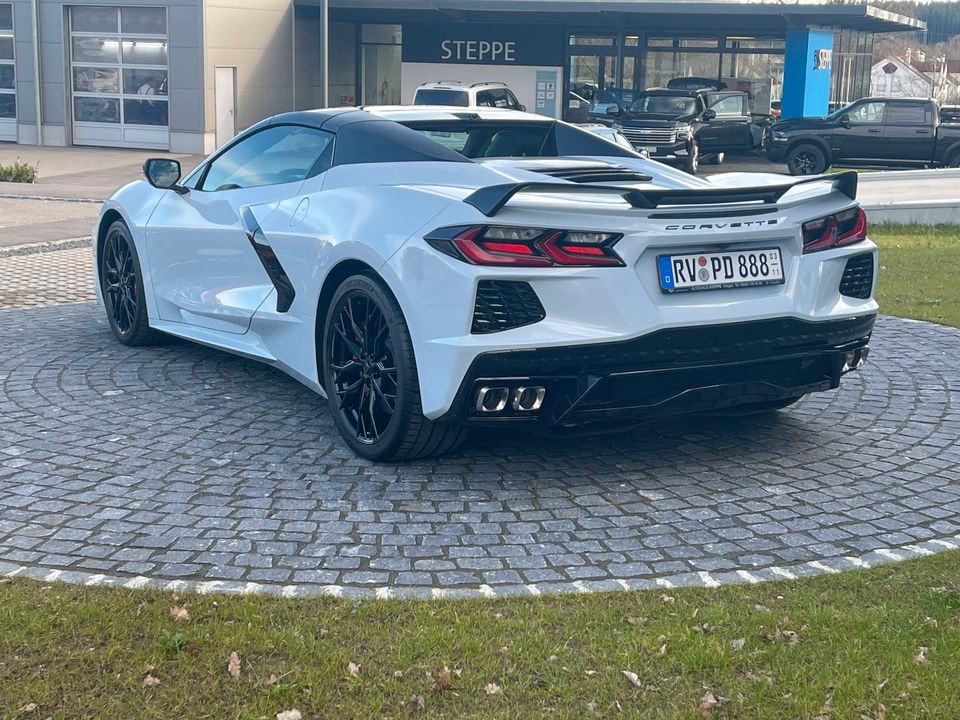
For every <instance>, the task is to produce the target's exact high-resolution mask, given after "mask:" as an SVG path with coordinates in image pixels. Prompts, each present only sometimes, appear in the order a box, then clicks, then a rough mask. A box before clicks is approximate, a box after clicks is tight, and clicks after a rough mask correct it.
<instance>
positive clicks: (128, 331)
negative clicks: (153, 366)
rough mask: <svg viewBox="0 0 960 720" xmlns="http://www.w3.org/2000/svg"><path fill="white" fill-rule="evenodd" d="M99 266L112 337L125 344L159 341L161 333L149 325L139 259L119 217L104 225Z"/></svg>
mask: <svg viewBox="0 0 960 720" xmlns="http://www.w3.org/2000/svg"><path fill="white" fill-rule="evenodd" d="M98 266H99V275H100V277H99V281H100V290H101V292H102V294H103V306H104V310H106V313H107V322H108V323H109V324H110V331H111V332H112V333H113V336H114V337H115V338H116V339H117V340H118V341H119V342H120V343H122V344H123V345H127V346H128V347H141V346H143V345H156V344H157V343H159V342H162V341H163V339H164V336H163V334H162V333H160V332H158V331H156V330H153V329H151V328H150V321H149V320H148V318H147V302H146V296H145V295H144V292H143V272H142V271H141V269H140V258H139V257H138V256H137V247H136V245H135V244H134V242H133V238H132V237H131V236H130V230H129V229H128V228H127V225H126V223H124V222H123V221H122V220H117V221H115V222H114V223H112V224H111V225H110V227H109V228H107V234H106V235H105V236H104V240H103V252H102V253H101V255H100V262H99V263H98Z"/></svg>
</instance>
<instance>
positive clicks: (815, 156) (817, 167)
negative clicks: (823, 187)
mask: <svg viewBox="0 0 960 720" xmlns="http://www.w3.org/2000/svg"><path fill="white" fill-rule="evenodd" d="M828 167H830V165H829V163H828V162H827V156H826V154H824V152H823V150H821V149H820V148H818V147H817V146H816V145H811V144H802V145H797V146H796V147H795V148H793V149H792V150H790V152H789V153H787V168H788V169H789V170H790V174H791V175H820V174H821V173H824V172H826V171H827V168H828Z"/></svg>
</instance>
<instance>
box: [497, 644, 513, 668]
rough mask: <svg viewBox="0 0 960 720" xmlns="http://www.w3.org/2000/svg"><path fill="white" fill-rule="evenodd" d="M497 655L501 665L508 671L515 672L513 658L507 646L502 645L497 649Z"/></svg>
mask: <svg viewBox="0 0 960 720" xmlns="http://www.w3.org/2000/svg"><path fill="white" fill-rule="evenodd" d="M497 657H499V658H500V666H501V667H502V668H503V669H504V671H506V672H508V673H512V672H513V660H511V659H510V656H509V655H508V654H507V648H506V647H502V648H500V649H499V650H498V651H497Z"/></svg>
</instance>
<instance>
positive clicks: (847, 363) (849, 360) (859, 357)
mask: <svg viewBox="0 0 960 720" xmlns="http://www.w3.org/2000/svg"><path fill="white" fill-rule="evenodd" d="M869 354H870V348H868V347H865V348H860V349H859V350H851V351H850V352H845V353H844V354H843V368H842V369H841V371H840V372H842V373H848V372H850V371H852V370H856V369H858V368H859V367H861V366H862V365H863V363H865V362H866V360H867V356H868V355H869Z"/></svg>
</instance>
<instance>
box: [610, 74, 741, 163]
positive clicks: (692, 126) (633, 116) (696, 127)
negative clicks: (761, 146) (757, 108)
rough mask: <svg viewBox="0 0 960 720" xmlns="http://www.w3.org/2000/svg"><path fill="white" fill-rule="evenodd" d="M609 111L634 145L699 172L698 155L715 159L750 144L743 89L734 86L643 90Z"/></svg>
mask: <svg viewBox="0 0 960 720" xmlns="http://www.w3.org/2000/svg"><path fill="white" fill-rule="evenodd" d="M607 113H608V114H610V115H613V116H616V121H615V122H614V124H613V126H614V127H615V128H617V129H618V130H620V131H621V132H622V133H623V134H624V135H626V136H627V139H628V140H630V142H631V143H633V146H634V147H635V148H637V149H638V150H646V151H647V152H648V153H650V157H651V158H652V159H653V160H660V161H662V162H668V163H673V164H677V165H680V166H681V167H682V168H683V169H684V170H686V171H687V172H689V173H696V172H697V168H698V167H699V165H700V160H701V158H703V159H704V160H706V161H712V162H716V163H719V162H721V161H722V160H723V153H726V152H744V151H748V150H751V149H752V148H753V147H754V139H753V133H752V131H751V124H752V118H751V115H750V109H749V102H748V99H747V95H746V93H743V92H738V91H735V90H706V89H700V90H682V89H665V90H646V91H644V92H641V93H636V94H635V95H634V96H633V102H631V104H630V105H629V106H627V107H620V106H619V105H612V106H610V107H609V108H607Z"/></svg>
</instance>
